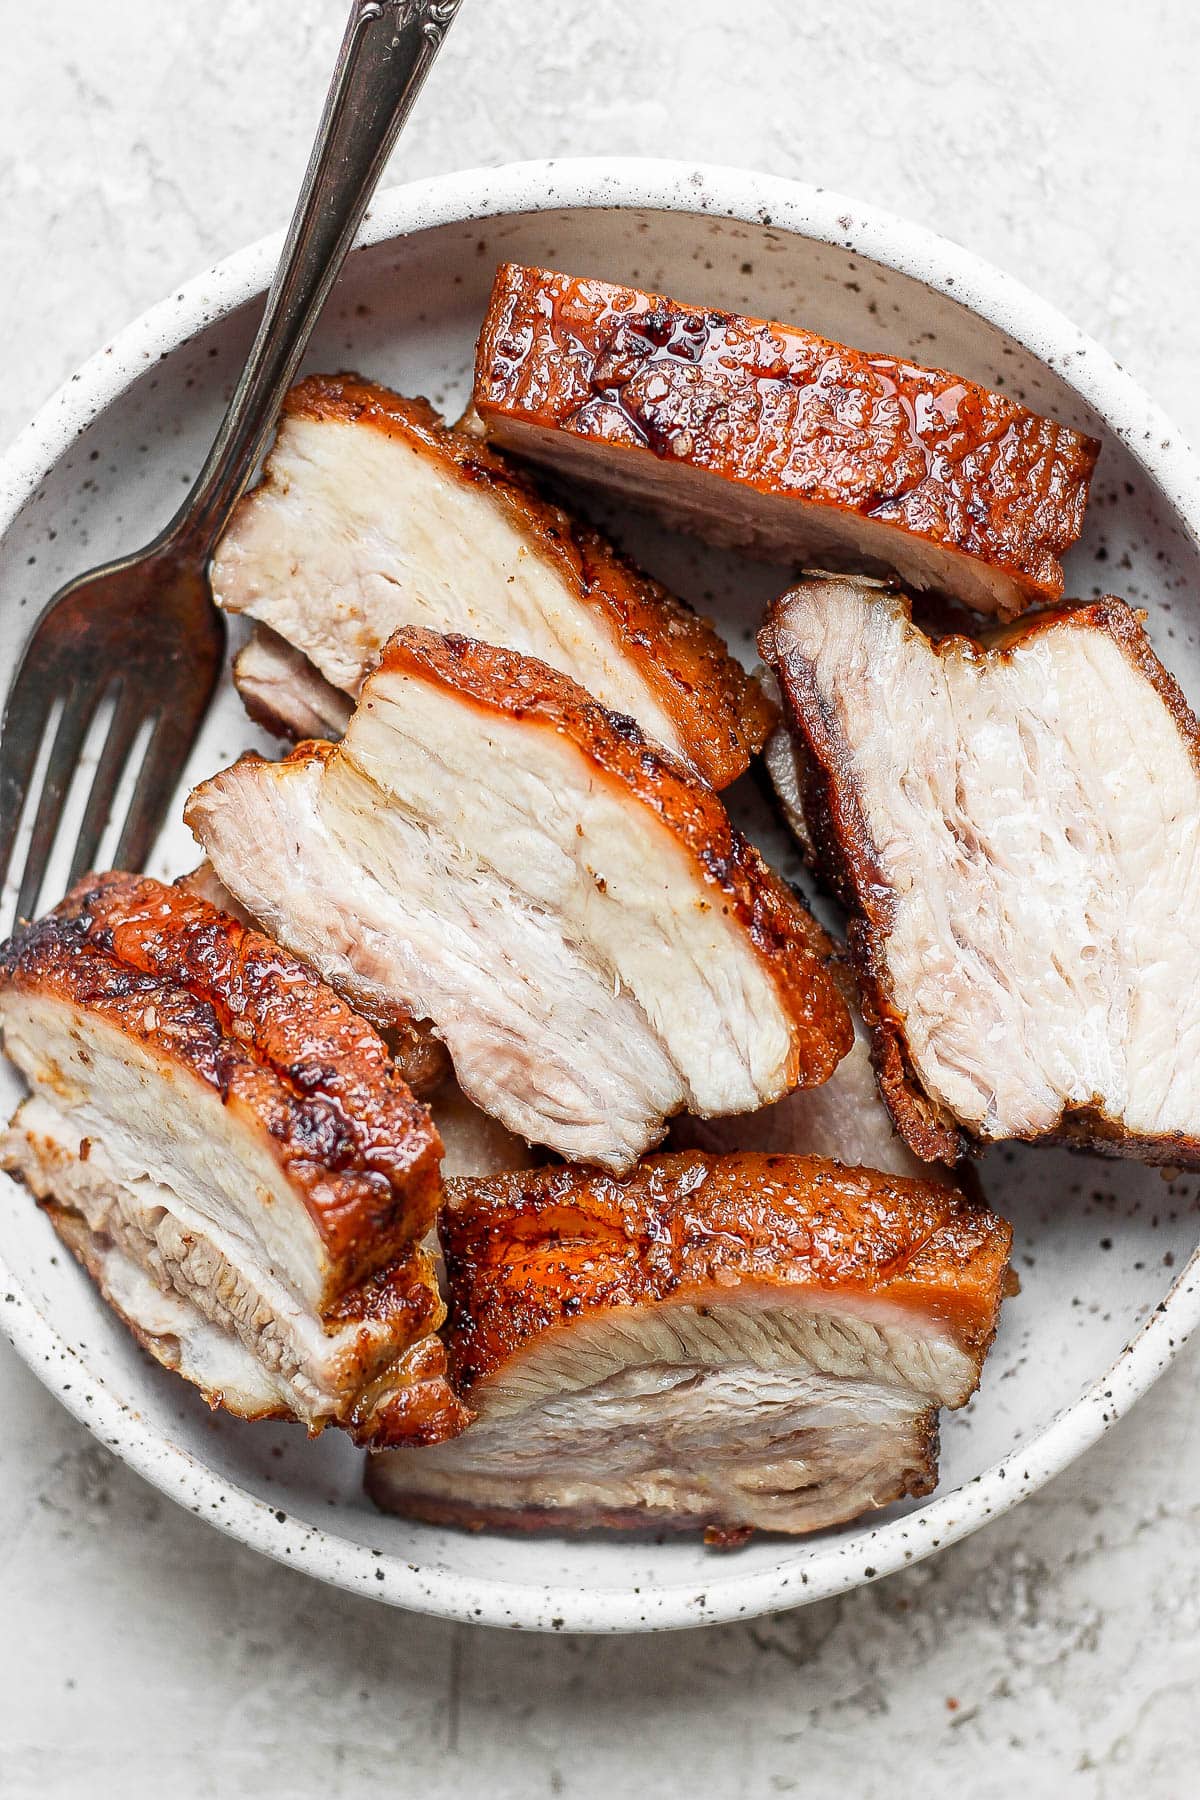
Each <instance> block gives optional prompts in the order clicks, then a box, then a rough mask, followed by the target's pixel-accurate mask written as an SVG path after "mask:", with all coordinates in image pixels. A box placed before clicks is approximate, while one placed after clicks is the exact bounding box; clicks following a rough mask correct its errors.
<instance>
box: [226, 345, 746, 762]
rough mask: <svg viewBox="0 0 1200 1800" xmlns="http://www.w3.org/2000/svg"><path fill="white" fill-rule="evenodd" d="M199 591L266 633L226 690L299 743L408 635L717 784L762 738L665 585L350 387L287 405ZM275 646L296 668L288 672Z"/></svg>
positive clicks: (530, 494)
mask: <svg viewBox="0 0 1200 1800" xmlns="http://www.w3.org/2000/svg"><path fill="white" fill-rule="evenodd" d="M212 584H213V594H214V597H215V598H216V600H217V601H218V603H219V604H220V605H221V606H223V607H225V608H226V610H227V611H229V612H235V613H245V614H247V615H248V616H249V617H250V618H253V619H257V620H259V621H260V622H261V624H263V625H264V626H267V627H269V628H270V629H271V631H272V632H274V633H275V634H276V637H275V639H271V640H264V639H261V638H258V639H252V640H251V643H250V645H249V646H248V647H247V649H246V650H244V651H243V652H242V654H241V656H240V657H239V659H238V662H237V664H236V666H235V670H234V678H235V680H236V681H237V683H238V686H239V688H240V689H241V692H242V696H243V698H244V700H245V701H246V704H247V707H248V709H249V711H250V712H251V714H252V716H253V717H255V718H256V719H258V720H260V721H261V722H264V723H266V724H268V725H269V726H270V728H271V729H273V730H279V729H280V728H281V727H282V728H283V730H284V734H285V735H291V736H293V737H314V736H321V737H331V736H336V735H338V734H339V733H340V731H341V730H343V729H344V727H345V714H343V716H342V717H341V718H340V719H339V718H338V717H337V716H336V715H337V713H338V710H339V709H338V706H337V697H338V694H339V692H340V694H341V695H342V696H343V697H344V696H347V695H349V696H357V694H358V693H359V691H360V689H361V687H362V683H363V679H364V677H365V676H366V674H367V672H368V670H369V669H370V668H371V666H372V665H373V663H374V662H375V661H376V659H377V658H378V656H379V654H380V652H381V650H382V649H383V646H384V644H385V643H386V642H387V640H388V638H389V637H391V635H392V633H393V632H394V631H395V630H397V629H398V628H399V627H400V626H402V625H417V626H422V627H426V628H430V629H433V630H435V631H444V632H452V631H460V632H465V633H467V634H469V635H470V636H471V637H474V638H480V639H482V640H483V641H485V642H486V643H491V644H504V645H508V646H510V647H511V648H512V649H514V650H519V651H521V652H523V653H524V654H525V655H528V656H536V657H540V658H541V659H542V660H543V661H544V662H547V663H549V664H550V666H551V667H552V668H555V669H558V670H560V671H562V672H563V673H564V674H567V675H570V676H571V677H572V678H573V679H574V680H576V681H578V682H579V683H580V685H581V686H582V687H585V688H587V690H588V691H589V693H591V694H593V695H594V696H595V697H596V699H598V700H599V701H600V702H601V704H602V705H604V706H607V707H610V708H611V709H612V710H613V711H614V712H621V713H627V714H629V715H630V716H631V717H632V718H635V719H636V720H637V721H638V723H639V724H640V725H641V727H642V729H643V730H644V731H645V732H646V734H647V736H648V737H652V738H654V739H655V740H656V741H657V742H658V743H660V744H663V745H664V746H665V747H666V748H667V749H668V750H670V751H672V752H673V753H674V754H675V755H676V756H679V757H681V758H682V759H683V760H684V761H685V762H688V763H690V764H691V765H692V766H693V767H694V768H695V769H696V770H697V771H698V772H699V773H700V774H701V775H703V776H704V777H705V779H706V780H708V781H710V782H712V784H713V786H714V787H724V786H725V785H727V784H728V783H729V782H730V781H732V780H734V778H735V777H736V776H738V775H740V774H741V772H742V771H743V769H745V767H746V765H747V763H748V761H749V758H750V752H751V751H753V750H757V749H758V747H759V746H760V744H761V743H762V741H763V738H764V736H765V735H766V732H767V730H768V728H769V726H770V724H771V722H772V711H771V708H770V707H769V706H768V704H767V703H766V701H765V700H764V698H763V696H762V694H761V693H759V691H758V689H757V688H756V686H755V684H754V683H753V681H752V680H751V679H750V677H749V676H748V675H747V674H746V672H745V670H743V669H742V667H741V666H740V664H739V663H738V662H737V661H736V660H735V659H734V658H733V657H732V656H731V655H730V654H729V652H728V651H727V650H726V648H725V646H724V644H723V643H722V642H721V640H720V638H719V637H718V636H717V634H716V633H715V632H714V631H713V630H712V629H711V628H710V627H709V626H708V625H707V624H705V623H704V622H703V621H702V620H701V619H699V618H698V617H697V616H696V614H695V613H693V612H692V611H691V610H690V609H689V608H688V607H685V606H684V605H682V604H681V602H679V601H678V600H676V599H675V598H674V596H673V595H671V594H669V593H668V592H667V590H666V589H665V588H664V587H662V586H661V585H660V584H659V583H658V582H656V581H652V580H651V579H650V577H649V576H647V575H643V574H642V573H641V572H640V571H639V570H637V569H635V568H634V567H633V566H632V565H631V564H630V563H628V562H627V561H626V560H625V559H624V558H622V557H621V556H619V555H618V554H617V552H616V551H615V550H614V549H613V548H612V546H611V545H610V544H608V543H607V542H606V541H605V540H604V539H603V538H602V537H601V536H600V535H599V534H598V533H597V532H595V531H592V530H590V529H588V528H586V527H584V526H582V525H580V524H579V523H578V522H577V521H576V520H574V519H572V518H571V516H570V514H568V513H566V512H564V511H563V510H562V508H561V507H558V506H554V505H551V503H550V502H549V501H548V500H546V499H544V498H543V497H542V496H541V495H540V494H538V493H537V491H536V490H535V489H534V488H533V487H532V486H531V485H530V483H529V481H528V479H527V478H526V477H524V476H523V475H520V474H518V473H517V472H516V471H514V470H513V469H512V468H511V467H510V466H509V464H508V463H507V462H506V461H505V459H504V458H503V457H502V456H499V455H497V454H496V452H495V451H492V450H489V449H488V448H487V446H486V445H485V444H483V443H482V442H481V441H480V439H479V438H478V437H477V436H474V435H470V434H468V433H467V432H463V431H457V430H454V429H452V428H451V427H450V426H448V425H446V424H445V423H444V422H443V421H442V420H441V419H440V418H439V417H438V415H437V414H436V413H435V412H434V411H433V409H432V407H431V406H430V405H429V404H428V402H426V401H424V400H407V399H404V398H402V397H401V396H400V395H399V394H393V393H390V392H389V391H388V389H387V388H382V387H377V386H375V384H374V383H372V382H367V381H362V380H360V379H359V378H358V377H356V376H352V375H337V376H326V375H316V376H312V377H310V378H309V379H308V380H307V381H304V382H302V383H301V384H300V386H299V387H297V388H295V389H293V391H292V392H291V393H290V394H289V396H288V398H287V401H286V403H285V406H284V412H283V417H282V420H281V422H280V426H279V435H278V437H277V439H276V442H275V447H274V449H273V450H272V451H271V453H270V455H269V456H268V458H267V462H266V467H265V469H264V473H263V479H262V482H261V483H260V485H259V486H258V487H257V488H256V489H255V490H254V492H253V493H251V494H250V495H248V496H247V498H246V499H245V500H243V501H242V503H241V505H240V506H239V507H238V509H237V512H236V513H235V515H234V518H233V522H232V523H231V525H230V527H229V530H228V531H227V532H226V534H225V537H224V538H223V540H222V541H221V543H220V544H219V546H218V548H217V552H216V555H215V557H214V559H213V564H212ZM277 640H281V641H282V643H283V644H286V645H287V646H291V647H292V650H293V653H294V654H295V655H296V656H298V657H299V658H300V659H301V660H300V661H296V662H293V663H292V666H291V667H290V668H289V667H287V666H286V661H285V658H284V657H283V654H282V651H281V645H280V641H277ZM303 660H307V664H308V669H307V670H305V669H304V668H303V667H302V666H301V663H302V662H303ZM331 690H333V691H332V694H331ZM348 712H349V708H348V707H347V708H345V713H348ZM331 713H332V714H333V715H334V717H333V720H332V722H331V723H330V724H326V723H325V722H323V721H322V715H323V714H324V715H329V714H331Z"/></svg>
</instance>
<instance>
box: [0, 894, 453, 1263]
mask: <svg viewBox="0 0 1200 1800" xmlns="http://www.w3.org/2000/svg"><path fill="white" fill-rule="evenodd" d="M0 986H9V987H12V988H14V989H22V990H25V991H30V992H37V991H39V990H40V991H43V992H46V993H48V994H50V995H53V996H54V997H55V998H57V999H59V1000H61V1001H63V1002H65V1003H66V1004H69V1005H72V1006H76V1007H79V1008H81V1009H84V1010H86V1011H90V1012H92V1013H94V1014H95V1015H96V1016H97V1017H99V1018H101V1019H103V1020H104V1021H106V1022H107V1023H108V1024H110V1025H112V1026H114V1027H116V1028H117V1029H118V1030H120V1031H122V1032H124V1033H126V1034H127V1035H128V1036H130V1037H131V1038H133V1039H134V1040H136V1041H137V1042H139V1043H141V1044H143V1045H145V1046H146V1047H147V1048H148V1049H150V1050H152V1051H153V1053H154V1055H155V1056H156V1057H158V1058H160V1059H162V1060H163V1061H164V1062H171V1063H174V1064H175V1065H176V1066H178V1067H180V1068H182V1069H184V1070H185V1071H186V1072H187V1073H188V1074H189V1075H191V1076H192V1077H194V1078H195V1079H197V1080H199V1081H201V1082H202V1083H204V1084H205V1085H206V1086H207V1087H209V1088H212V1089H214V1090H215V1091H216V1092H217V1093H218V1094H219V1095H220V1097H221V1100H222V1102H223V1103H224V1104H225V1105H226V1106H230V1107H234V1108H236V1109H238V1110H239V1111H240V1112H241V1113H242V1114H243V1115H244V1116H247V1117H248V1118H249V1119H250V1120H251V1121H252V1124H253V1126H254V1128H255V1129H257V1130H259V1131H261V1132H263V1133H265V1134H266V1135H267V1137H268V1138H269V1140H270V1141H271V1143H272V1146H273V1150H274V1154H275V1155H276V1156H277V1157H278V1159H279V1161H280V1164H281V1166H282V1167H283V1169H284V1171H285V1173H286V1175H287V1177H288V1179H289V1181H290V1182H292V1183H293V1184H294V1186H295V1188H296V1191H297V1192H298V1194H299V1195H300V1196H301V1197H302V1198H303V1201H304V1204H305V1207H306V1209H307V1211H308V1214H309V1216H310V1218H311V1219H312V1222H313V1224H314V1226H315V1227H316V1230H317V1232H318V1235H319V1237H320V1239H321V1241H322V1244H323V1245H324V1248H325V1251H326V1253H327V1255H328V1257H329V1261H330V1265H331V1270H330V1277H329V1293H330V1296H331V1297H332V1296H336V1295H337V1294H339V1293H341V1292H342V1291H343V1290H344V1289H346V1288H347V1287H349V1286H351V1285H352V1284H353V1283H354V1282H356V1281H358V1280H360V1279H361V1278H362V1277H363V1276H365V1275H367V1274H369V1273H370V1272H371V1271H372V1270H374V1269H377V1268H379V1267H381V1266H382V1265H383V1264H385V1263H386V1262H388V1261H389V1260H391V1258H392V1257H393V1256H394V1255H395V1254H396V1253H397V1252H398V1251H399V1250H400V1249H402V1248H403V1247H405V1246H407V1245H409V1244H412V1243H414V1242H415V1241H417V1240H419V1239H420V1238H421V1237H422V1236H423V1235H424V1233H425V1232H426V1231H427V1230H428V1228H429V1225H430V1224H431V1223H432V1220H433V1217H434V1214H435V1212H436V1210H437V1206H438V1203H439V1199H440V1192H441V1189H440V1176H439V1164H440V1159H441V1140H440V1138H439V1137H438V1134H437V1131H436V1129H435V1127H434V1125H433V1122H432V1119H431V1117H430V1115H429V1112H428V1109H427V1108H425V1107H424V1106H422V1105H421V1104H420V1103H419V1102H418V1101H416V1100H415V1099H414V1098H413V1095H412V1094H411V1092H410V1091H409V1089H408V1087H407V1086H406V1085H405V1083H404V1082H403V1080H402V1079H401V1077H400V1075H399V1074H398V1072H397V1070H396V1069H395V1067H394V1065H393V1063H392V1061H391V1059H390V1057H389V1056H388V1054H387V1051H386V1049H385V1047H384V1045H383V1043H382V1041H381V1040H380V1038H379V1036H378V1034H377V1033H376V1032H375V1031H373V1030H372V1029H371V1027H370V1026H369V1025H368V1024H367V1023H366V1022H365V1020H363V1019H361V1018H359V1017H358V1015H357V1014H355V1013H353V1012H352V1011H351V1010H350V1008H349V1007H348V1006H347V1005H346V1004H345V1002H344V1001H343V1000H341V999H339V998H338V996H337V995H336V994H335V993H334V992H333V991H332V989H330V988H328V987H326V986H325V984H324V983H323V982H322V981H321V980H320V979H319V978H318V977H317V976H316V975H315V974H314V972H313V971H312V970H311V969H310V968H308V966H307V965H306V964H304V963H301V962H299V961H298V960H297V959H296V958H295V957H293V956H290V955H289V954H288V953H287V952H286V951H284V950H282V949H280V947H279V946H278V945H277V944H275V943H273V942H272V941H271V940H270V939H269V938H266V937H263V936H262V935H261V934H260V933H259V932H256V931H251V930H248V929H247V928H246V927H245V926H243V925H241V924H239V923H238V922H237V921H236V920H235V919H232V918H230V917H229V916H228V915H226V914H223V913H220V912H218V910H217V909H216V907H214V906H212V905H210V904H209V902H208V901H206V900H203V899H200V898H199V897H198V896H196V895H192V894H187V893H185V892H183V891H182V890H181V889H179V888H173V887H167V886H164V885H163V883H161V882H158V881H154V880H151V879H150V878H149V877H145V876H136V875H121V874H111V875H104V876H89V877H85V878H84V880H83V881H82V882H80V883H79V884H78V886H77V887H75V888H74V889H73V890H72V892H71V893H70V894H69V895H68V896H67V898H66V900H64V901H63V903H62V905H61V906H59V907H57V908H56V909H55V910H54V911H53V912H52V913H49V914H47V916H46V917H45V918H43V919H41V920H39V921H38V922H36V923H35V924H33V925H30V926H27V927H26V928H25V929H24V930H22V931H20V932H18V933H17V934H16V935H15V936H14V937H13V938H11V939H10V940H9V941H8V942H7V943H6V944H5V945H4V946H3V947H2V948H0Z"/></svg>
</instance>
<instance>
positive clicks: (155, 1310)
mask: <svg viewBox="0 0 1200 1800" xmlns="http://www.w3.org/2000/svg"><path fill="white" fill-rule="evenodd" d="M0 1025H2V1027H3V1033H4V1047H5V1049H6V1051H7V1052H8V1055H9V1056H10V1057H11V1058H12V1060H13V1062H14V1063H15V1064H16V1065H17V1067H18V1069H19V1070H20V1071H21V1073H22V1074H23V1075H24V1076H25V1078H26V1080H27V1082H28V1083H29V1087H30V1090H31V1092H30V1096H29V1098H28V1099H27V1100H26V1101H25V1102H24V1103H23V1104H22V1106H21V1107H20V1108H19V1109H18V1112H17V1114H16V1116H15V1117H14V1119H13V1120H12V1122H11V1124H10V1126H9V1127H8V1130H7V1132H6V1133H5V1134H4V1136H3V1139H2V1140H0V1163H2V1165H3V1167H5V1168H6V1169H8V1170H9V1171H10V1172H11V1173H13V1174H15V1175H18V1176H19V1177H20V1178H21V1179H22V1180H23V1181H24V1182H25V1183H26V1185H27V1186H28V1187H29V1188H30V1189H31V1190H32V1192H33V1193H34V1194H35V1195H36V1196H37V1197H38V1199H39V1200H41V1201H43V1202H44V1204H45V1206H46V1210H47V1212H48V1213H49V1216H50V1218H51V1220H52V1222H53V1223H54V1225H55V1228H56V1229H57V1230H58V1231H59V1233H60V1235H61V1236H62V1237H63V1239H64V1241H65V1242H66V1243H67V1244H68V1245H69V1246H70V1248H71V1249H72V1250H73V1251H74V1252H75V1254H76V1255H77V1256H78V1257H79V1259H80V1261H82V1262H83V1263H84V1264H85V1266H86V1267H87V1268H88V1269H89V1271H90V1272H91V1274H92V1275H93V1277H94V1279H95V1280H96V1282H97V1284H98V1286H99V1287H100V1289H101V1291H102V1293H103V1294H104V1296H105V1298H106V1299H107V1300H108V1301H109V1302H110V1304H111V1305H112V1306H113V1307H114V1308H115V1309H116V1311H117V1312H118V1313H120V1314H121V1315H122V1316H123V1317H124V1318H125V1320H126V1322H127V1323H128V1324H129V1325H130V1327H131V1329H132V1330H133V1331H134V1333H135V1335H136V1336H137V1337H138V1338H139V1339H140V1340H141V1342H142V1343H143V1344H144V1345H145V1346H146V1347H147V1348H148V1349H149V1350H150V1351H151V1352H152V1353H153V1354H154V1355H155V1356H156V1357H157V1358H158V1360H159V1361H160V1362H162V1363H163V1364H165V1366H167V1367H168V1368H174V1369H178V1370H179V1372H180V1373H181V1374H183V1375H184V1376H185V1377H186V1378H187V1379H188V1380H190V1381H192V1382H193V1383H194V1384H195V1385H196V1386H197V1387H199V1388H200V1389H201V1391H202V1392H203V1393H204V1394H205V1396H206V1398H208V1400H209V1401H210V1402H211V1403H212V1404H213V1405H224V1406H225V1407H226V1408H227V1410H229V1411H231V1412H235V1413H240V1414H242V1415H243V1416H245V1417H252V1418H253V1417H266V1416H270V1417H281V1418H292V1419H299V1420H301V1421H303V1422H304V1423H305V1424H306V1425H308V1426H309V1428H310V1429H311V1430H319V1429H320V1428H321V1427H322V1426H324V1425H325V1424H329V1423H334V1424H338V1425H341V1426H344V1427H345V1429H346V1430H348V1431H349V1432H350V1433H351V1434H352V1435H353V1436H354V1438H355V1439H356V1441H358V1442H359V1443H362V1444H372V1445H380V1444H390V1443H396V1442H401V1441H418V1442H422V1441H427V1440H432V1439H436V1438H438V1437H441V1436H444V1435H446V1433H447V1432H448V1431H452V1430H456V1429H458V1428H460V1426H461V1424H462V1423H463V1422H464V1421H465V1418H466V1414H465V1412H464V1410H463V1408H462V1406H461V1404H460V1402H459V1401H458V1400H457V1399H456V1397H455V1395H454V1394H453V1392H452V1390H451V1389H450V1387H449V1385H448V1383H447V1380H446V1373H445V1355H444V1351H443V1349H442V1347H441V1344H440V1342H439V1340H438V1338H437V1337H436V1335H435V1334H436V1331H437V1327H438V1325H439V1324H440V1323H441V1320H442V1317H443V1314H444V1308H443V1306H442V1303H441V1300H440V1297H439V1295H438V1291H437V1286H436V1282H435V1280H434V1274H433V1267H432V1263H431V1261H430V1259H429V1257H428V1255H427V1254H426V1253H425V1252H424V1251H423V1250H422V1249H421V1248H420V1240H421V1239H422V1238H423V1236H424V1235H425V1233H426V1232H427V1231H428V1228H429V1226H430V1224H431V1222H432V1219H433V1215H434V1212H435V1210H436V1207H437V1205H438V1202H439V1199H440V1192H441V1189H440V1180H439V1168H438V1164H439V1158H440V1153H441V1144H440V1141H439V1139H438V1135H437V1132H436V1130H435V1129H434V1127H433V1125H432V1122H431V1121H430V1118H429V1114H428V1112H427V1111H426V1109H425V1108H424V1107H423V1106H421V1105H419V1104H418V1103H417V1101H416V1100H414V1098H413V1096H412V1094H411V1093H410V1092H409V1090H408V1088H407V1087H406V1086H405V1084H404V1083H403V1081H401V1079H400V1077H399V1075H398V1074H397V1072H396V1070H395V1068H394V1066H393V1064H392V1062H391V1060H390V1058H389V1057H388V1055H387V1052H386V1050H385V1048H384V1045H383V1044H382V1042H381V1041H380V1039H379V1038H378V1036H377V1035H376V1034H375V1032H374V1031H373V1030H372V1029H371V1027H370V1026H369V1025H367V1024H366V1023H365V1021H363V1020H362V1019H360V1018H357V1017H356V1016H355V1015H354V1014H353V1013H352V1012H351V1011H350V1009H349V1008H348V1007H347V1006H346V1005H345V1003H344V1002H343V1001H342V1000H340V999H339V998H338V997H337V996H336V995H335V994H334V993H332V992H331V991H330V989H328V988H327V987H326V986H325V985H324V984H323V983H322V982H321V981H320V980H319V979H318V978H317V976H316V975H315V974H314V973H313V972H312V970H310V969H308V968H306V967H305V966H304V965H303V964H301V963H299V962H297V961H296V959H295V958H294V957H292V956H289V955H288V954H287V953H286V952H285V951H283V950H281V949H280V948H279V946H278V945H277V944H273V943H271V942H270V941H269V940H268V939H266V938H265V937H263V936H261V935H260V934H259V933H257V932H254V931H250V930H247V929H246V928H245V927H244V926H243V925H241V924H239V923H238V922H237V921H236V920H235V919H233V918H231V917H229V916H228V915H227V914H223V913H221V912H219V911H218V910H217V909H216V908H215V907H213V906H212V905H210V904H209V903H208V902H207V901H205V900H202V899H200V898H198V897H197V896H194V895H190V894H187V893H184V892H183V891H182V890H180V889H178V888H172V887H165V886H163V885H162V884H161V883H159V882H157V881H152V880H149V879H147V878H145V877H141V876H134V875H108V876H100V877H96V876H91V877H88V878H86V880H85V881H84V882H83V883H81V884H80V886H79V887H77V888H76V889H75V890H74V891H73V892H72V893H71V894H70V895H69V896H68V898H67V899H66V901H64V902H63V904H62V906H60V907H59V908H57V909H56V910H55V911H54V912H52V913H50V914H49V915H48V916H47V917H46V918H44V919H42V920H41V921H39V922H38V923H36V924H34V925H32V926H29V927H28V928H26V929H25V930H23V931H21V932H19V933H18V934H17V936H15V937H14V938H12V939H10V940H9V942H8V943H7V944H6V945H5V946H4V947H3V950H2V951H0Z"/></svg>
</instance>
